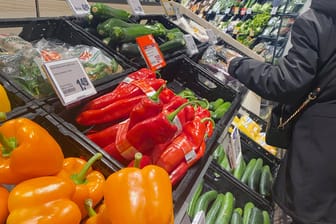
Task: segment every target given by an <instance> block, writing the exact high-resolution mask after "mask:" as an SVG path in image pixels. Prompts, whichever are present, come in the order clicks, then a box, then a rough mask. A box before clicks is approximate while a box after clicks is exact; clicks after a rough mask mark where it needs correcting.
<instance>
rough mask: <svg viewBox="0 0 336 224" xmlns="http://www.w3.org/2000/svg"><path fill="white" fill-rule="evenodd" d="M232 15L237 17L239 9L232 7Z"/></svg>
mask: <svg viewBox="0 0 336 224" xmlns="http://www.w3.org/2000/svg"><path fill="white" fill-rule="evenodd" d="M233 14H234V15H238V14H239V7H237V6H235V7H233Z"/></svg>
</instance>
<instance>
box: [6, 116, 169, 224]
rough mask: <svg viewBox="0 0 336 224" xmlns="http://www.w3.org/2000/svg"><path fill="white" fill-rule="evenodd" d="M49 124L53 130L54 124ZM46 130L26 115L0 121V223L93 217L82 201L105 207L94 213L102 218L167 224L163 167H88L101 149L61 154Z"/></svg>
mask: <svg viewBox="0 0 336 224" xmlns="http://www.w3.org/2000/svg"><path fill="white" fill-rule="evenodd" d="M50 128H51V127H48V130H50V131H51V132H52V133H53V134H56V135H59V134H58V133H57V131H58V128H57V127H56V126H55V127H54V130H52V129H50ZM48 130H47V129H45V128H44V127H42V126H40V125H39V124H38V123H36V122H35V121H33V120H31V119H29V118H26V117H17V118H13V119H10V120H7V121H5V122H4V123H2V124H1V126H0V135H1V138H0V144H1V151H0V158H1V163H2V166H1V169H2V170H1V172H0V184H1V185H4V186H5V187H0V193H1V200H0V202H1V203H0V209H1V211H0V215H1V216H0V221H1V223H8V224H11V223H37V222H45V223H73V224H76V223H78V224H79V223H82V222H85V221H86V219H88V216H90V219H91V216H93V215H92V212H90V209H88V206H87V203H88V202H87V201H90V205H91V207H92V209H93V208H97V207H102V206H103V207H104V208H105V209H106V211H107V212H105V213H104V214H100V213H99V212H98V214H99V216H101V218H102V219H104V220H107V221H108V222H106V223H112V222H113V223H120V224H121V223H133V222H134V220H138V221H139V220H141V221H142V223H148V220H154V221H157V222H158V223H164V224H170V223H173V214H174V213H173V203H172V187H171V184H170V179H169V175H168V173H167V172H166V171H165V170H164V169H162V168H160V167H159V166H154V165H151V166H146V167H145V168H144V169H140V168H138V164H139V161H136V162H135V164H134V167H128V168H123V169H121V170H119V171H117V172H114V171H113V170H109V171H107V170H103V169H102V170H101V171H100V170H96V169H93V168H92V167H93V166H95V164H96V163H98V161H100V160H101V159H102V157H103V155H102V154H101V153H95V154H93V155H92V157H91V158H89V159H88V160H86V159H83V158H80V157H77V156H66V154H65V153H67V154H68V151H67V150H68V149H65V148H62V147H61V145H62V146H63V145H64V143H62V144H61V145H60V144H58V142H57V141H56V139H55V138H54V137H53V136H52V135H51V134H50V133H49V132H48ZM62 141H66V140H65V139H63V138H62ZM18 143H19V144H18ZM69 143H70V142H69ZM77 144H78V143H77ZM71 145H72V146H73V147H75V145H74V143H71ZM75 153H79V151H77V152H75ZM136 159H137V160H139V159H141V155H140V158H139V155H137V157H136ZM139 177H141V178H139ZM135 182H136V184H134V185H129V184H128V183H135ZM126 185H127V186H129V187H128V188H125V186H126ZM8 190H9V192H8ZM144 190H145V191H147V192H150V193H149V194H147V193H145V192H144ZM134 196H136V197H137V198H139V199H140V200H146V201H147V202H146V205H144V204H141V203H140V204H134V203H131V201H132V199H133V197H134ZM116 200H118V202H119V203H118V205H117V204H116V203H115V201H116ZM102 202H103V205H102ZM116 205H117V206H116ZM121 205H124V206H121ZM143 208H145V209H146V210H150V211H151V213H150V214H149V213H148V212H146V211H144V210H143ZM118 209H119V210H118ZM120 211H122V212H120ZM128 211H132V212H128ZM123 212H124V213H125V212H126V214H127V216H124V215H123ZM92 219H93V218H92ZM130 220H132V221H131V222H130ZM87 221H88V223H89V220H87Z"/></svg>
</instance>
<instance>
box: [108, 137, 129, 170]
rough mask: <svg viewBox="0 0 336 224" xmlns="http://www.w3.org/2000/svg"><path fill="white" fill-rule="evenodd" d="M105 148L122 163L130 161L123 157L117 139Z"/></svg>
mask: <svg viewBox="0 0 336 224" xmlns="http://www.w3.org/2000/svg"><path fill="white" fill-rule="evenodd" d="M103 149H104V151H105V152H107V153H108V154H109V155H110V156H112V157H113V158H114V159H116V160H117V161H119V162H120V163H121V164H123V165H126V164H127V163H128V161H127V160H126V159H125V158H124V157H122V156H121V154H120V152H119V151H118V149H117V147H116V144H115V141H113V142H111V143H110V144H108V145H107V146H105V147H104V148H103Z"/></svg>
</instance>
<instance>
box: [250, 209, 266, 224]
mask: <svg viewBox="0 0 336 224" xmlns="http://www.w3.org/2000/svg"><path fill="white" fill-rule="evenodd" d="M257 223H260V224H263V223H264V218H263V215H262V212H261V211H260V209H259V208H257V207H253V208H252V209H251V213H250V215H249V218H248V222H247V224H257Z"/></svg>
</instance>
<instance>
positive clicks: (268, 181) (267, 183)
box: [259, 165, 273, 197]
mask: <svg viewBox="0 0 336 224" xmlns="http://www.w3.org/2000/svg"><path fill="white" fill-rule="evenodd" d="M272 183H273V176H272V173H271V169H270V167H269V166H268V165H265V166H264V167H263V168H262V171H261V177H260V185H259V193H260V194H261V195H262V196H265V197H267V196H270V195H271V189H272Z"/></svg>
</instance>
